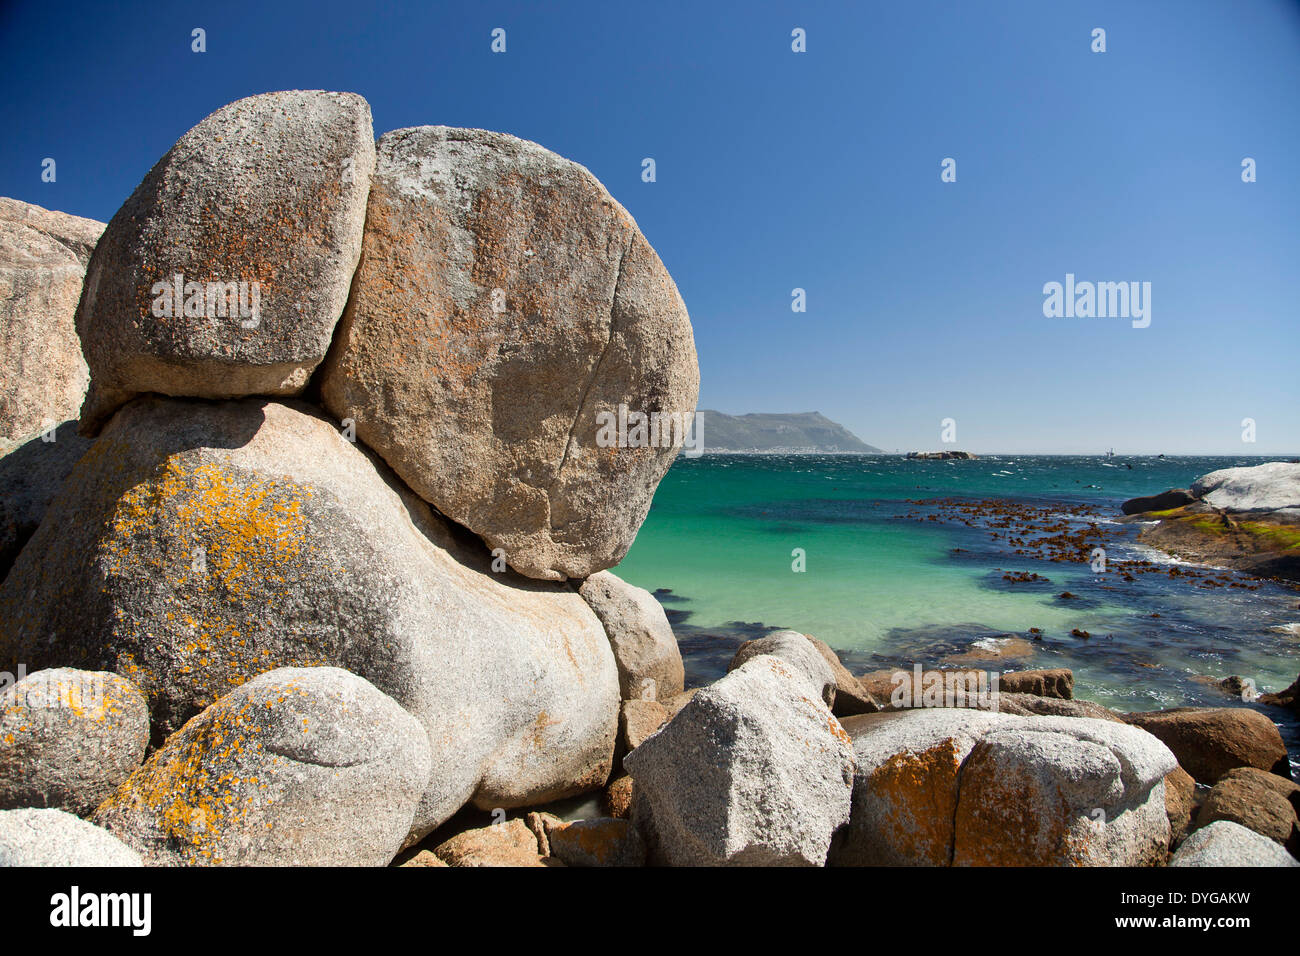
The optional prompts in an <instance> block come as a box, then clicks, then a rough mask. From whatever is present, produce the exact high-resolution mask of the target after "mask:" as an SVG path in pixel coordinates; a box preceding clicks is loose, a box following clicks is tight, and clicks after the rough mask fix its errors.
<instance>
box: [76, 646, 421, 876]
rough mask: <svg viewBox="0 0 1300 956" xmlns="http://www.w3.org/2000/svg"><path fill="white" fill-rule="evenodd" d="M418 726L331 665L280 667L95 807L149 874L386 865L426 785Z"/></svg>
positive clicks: (192, 727)
mask: <svg viewBox="0 0 1300 956" xmlns="http://www.w3.org/2000/svg"><path fill="white" fill-rule="evenodd" d="M429 771H430V755H429V742H428V737H427V735H426V734H425V731H424V728H423V727H422V726H421V725H420V723H419V721H417V720H416V719H415V718H414V717H412V716H411V715H410V714H408V713H407V712H406V711H404V710H402V708H401V707H399V706H398V705H397V704H396V703H395V702H394V701H393V700H391V699H390V698H388V697H385V696H384V695H383V694H381V693H380V692H379V691H377V690H376V689H375V688H374V687H373V686H372V685H371V684H370V683H369V682H367V681H365V680H362V679H361V678H360V677H357V676H356V675H354V674H349V673H347V672H346V671H343V670H339V669H338V668H334V667H316V668H283V669H279V670H274V671H271V672H269V673H266V674H262V675H261V676H260V677H256V678H254V679H253V680H251V681H249V682H248V683H247V684H244V685H243V686H241V687H238V688H236V689H235V690H233V691H232V692H231V693H229V694H227V695H226V696H225V697H223V698H222V699H221V700H219V701H217V702H216V703H215V704H213V705H212V706H211V707H209V708H208V709H207V710H205V711H203V713H201V714H199V715H198V716H197V717H195V718H194V719H193V720H191V721H189V723H187V724H186V725H185V726H184V727H183V728H182V729H181V730H180V731H179V732H178V733H176V734H175V735H173V736H172V737H171V738H169V739H168V740H167V742H166V743H165V744H164V745H163V746H162V747H161V748H160V749H159V750H157V751H155V752H154V754H153V755H152V756H151V757H150V758H149V759H148V761H146V762H145V764H144V766H143V767H141V768H140V769H139V770H137V771H136V772H135V773H134V774H132V775H131V777H130V778H129V779H128V780H127V781H126V782H125V783H123V784H122V785H121V787H120V788H118V790H117V791H116V792H115V793H114V794H113V795H112V796H110V797H109V798H108V799H107V800H105V801H104V803H103V804H102V805H101V806H100V807H99V809H98V810H97V811H95V816H94V822H95V823H96V824H97V825H99V826H102V827H104V828H105V829H106V830H108V831H109V832H110V833H112V834H113V835H114V836H116V837H118V838H119V839H121V840H122V841H123V842H125V843H126V844H127V845H129V846H131V847H132V848H134V849H135V850H137V851H138V852H139V853H140V855H141V856H142V857H143V858H144V860H145V862H146V863H149V864H151V865H158V866H195V865H197V866H222V865H224V866H241V865H242V866H386V865H387V864H388V863H389V861H391V860H392V858H393V857H394V856H395V855H396V854H397V851H398V850H399V849H400V848H401V846H402V842H403V841H404V840H405V838H406V835H407V833H408V832H409V831H410V828H411V818H412V816H413V815H414V813H415V808H416V804H417V803H418V802H419V800H420V796H421V794H422V793H423V791H424V788H425V784H426V781H427V780H428V778H429Z"/></svg>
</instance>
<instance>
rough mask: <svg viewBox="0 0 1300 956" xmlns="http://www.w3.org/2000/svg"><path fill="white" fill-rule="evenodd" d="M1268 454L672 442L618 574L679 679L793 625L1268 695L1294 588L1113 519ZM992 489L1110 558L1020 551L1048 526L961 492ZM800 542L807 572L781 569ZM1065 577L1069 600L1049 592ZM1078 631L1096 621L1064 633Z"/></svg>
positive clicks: (1290, 659) (895, 652) (883, 645)
mask: <svg viewBox="0 0 1300 956" xmlns="http://www.w3.org/2000/svg"><path fill="white" fill-rule="evenodd" d="M1262 460H1264V459H1254V458H1167V459H1159V458H1118V457H1117V458H1112V459H1106V458H1098V457H1091V458H1090V457H1058V456H1051V457H1040V456H1032V457H1031V456H1015V457H989V458H981V459H979V460H977V461H949V462H928V461H907V460H905V459H902V458H898V457H893V456H741V455H718V456H712V455H709V456H704V457H702V458H697V459H686V458H679V459H678V461H677V462H676V463H675V464H674V465H673V467H672V469H671V470H670V471H669V473H668V475H667V476H666V477H665V478H664V480H663V482H662V484H661V485H660V487H659V490H658V492H657V494H656V496H655V499H654V506H653V507H652V509H651V512H650V515H649V517H648V518H647V520H646V522H645V524H644V526H643V527H642V529H641V532H640V534H639V535H638V537H637V540H636V542H635V544H634V545H633V547H632V549H631V551H630V552H629V554H628V556H627V557H626V558H625V559H624V561H623V563H622V564H621V565H620V566H619V568H618V573H619V574H620V575H621V576H622V577H624V578H626V579H627V580H628V581H631V582H632V583H634V584H637V585H639V586H641V587H644V588H647V589H649V590H651V591H654V592H656V593H657V595H658V596H659V598H660V600H661V601H662V602H663V604H664V607H665V608H666V609H667V610H668V612H669V616H670V619H671V620H672V621H673V625H674V629H675V630H676V632H677V635H678V638H679V641H680V643H681V645H682V649H683V656H684V657H685V659H686V662H687V670H688V684H690V685H695V684H700V683H704V682H706V681H708V680H711V679H713V678H715V677H717V676H719V675H720V674H721V673H723V672H724V671H725V668H726V663H727V661H728V660H730V658H731V654H732V652H733V651H734V648H735V646H736V645H737V644H739V643H740V642H741V641H743V640H746V639H749V638H751V637H754V636H757V635H759V634H762V633H764V632H765V631H767V630H769V629H772V628H776V627H791V628H794V629H796V630H800V631H803V632H804V633H808V634H815V635H816V636H818V637H820V638H822V639H823V640H825V641H826V642H827V643H829V644H830V645H831V646H832V647H834V648H836V649H837V650H839V651H841V652H842V656H843V657H844V659H845V661H846V663H847V664H848V665H849V667H850V669H851V670H853V671H854V672H855V673H861V672H864V671H867V670H878V669H882V668H886V667H895V666H899V665H903V666H909V667H910V666H911V664H912V663H914V662H920V663H921V664H923V665H924V666H927V667H928V666H934V665H938V664H942V663H952V662H953V661H952V658H953V657H954V656H955V655H958V654H971V653H973V654H974V655H975V656H974V658H970V657H967V658H963V661H975V662H979V661H980V660H981V659H982V658H984V657H987V656H988V655H990V654H992V653H994V652H996V651H997V650H998V649H1002V650H1004V651H1006V652H1007V653H1006V654H1004V656H1001V657H993V658H990V659H988V660H987V662H986V663H983V664H982V665H981V666H988V667H990V668H996V669H1002V670H1012V669H1017V670H1018V669H1023V668H1029V667H1070V668H1072V669H1073V670H1074V673H1075V694H1076V696H1078V697H1083V698H1088V699H1091V700H1096V701H1098V702H1100V703H1103V704H1106V705H1107V706H1110V707H1114V708H1117V709H1120V710H1129V711H1132V710H1150V709H1154V708H1159V707H1173V706H1179V705H1183V704H1201V705H1216V704H1225V703H1231V702H1232V700H1231V699H1230V698H1227V697H1226V696H1225V695H1224V694H1223V692H1222V691H1220V690H1218V689H1217V688H1216V687H1214V686H1212V680H1211V679H1221V678H1224V677H1227V676H1229V675H1232V674H1235V675H1239V676H1241V677H1243V678H1249V679H1250V680H1253V681H1254V683H1255V686H1256V688H1257V689H1258V690H1259V691H1260V692H1267V691H1276V690H1280V689H1282V688H1284V687H1286V686H1287V685H1288V684H1290V683H1291V682H1292V681H1293V680H1295V678H1296V674H1297V672H1298V671H1300V587H1297V586H1295V585H1291V584H1282V583H1275V582H1260V581H1258V580H1256V579H1251V578H1248V577H1246V576H1243V575H1238V574H1236V573H1234V572H1213V573H1196V574H1190V575H1188V576H1183V575H1181V574H1180V575H1179V576H1177V577H1171V576H1169V573H1168V572H1169V569H1170V567H1171V566H1177V563H1174V562H1170V560H1169V558H1168V557H1167V556H1164V555H1162V554H1160V553H1159V552H1155V551H1153V550H1152V549H1149V548H1145V547H1143V546H1141V545H1138V544H1137V543H1136V540H1135V539H1136V537H1137V533H1138V531H1139V530H1140V528H1139V527H1138V526H1137V525H1134V524H1127V523H1125V524H1121V523H1119V522H1118V519H1119V517H1120V511H1119V506H1120V503H1121V502H1122V501H1124V500H1125V499H1126V498H1130V497H1134V496H1136V495H1144V494H1153V493H1155V492H1158V491H1163V490H1165V489H1166V488H1173V487H1187V486H1188V485H1189V484H1190V483H1191V482H1192V481H1193V480H1194V479H1195V478H1196V477H1198V476H1200V475H1203V474H1205V473H1206V472H1209V471H1213V470H1215V469H1217V468H1226V467H1231V466H1235V465H1249V464H1258V463H1259V462H1260V461H1262ZM936 499H944V500H943V501H937V500H936ZM990 500H993V501H997V502H1002V503H1003V504H1002V505H1001V506H1000V507H1001V508H1002V510H1003V512H1011V513H1012V514H1013V515H1028V516H1030V518H1031V522H1030V523H1031V525H1032V523H1033V522H1034V521H1036V522H1038V524H1039V525H1040V526H1041V525H1042V524H1043V523H1044V522H1048V521H1050V522H1055V523H1056V524H1057V525H1058V526H1059V527H1058V529H1057V533H1058V534H1060V533H1064V534H1066V535H1067V536H1068V535H1072V534H1075V533H1077V532H1085V533H1087V534H1090V535H1091V534H1095V535H1097V536H1099V537H1098V538H1097V540H1102V539H1104V547H1105V549H1106V558H1107V570H1106V572H1105V573H1101V574H1095V573H1093V571H1092V569H1091V567H1090V566H1089V564H1088V563H1087V562H1086V561H1081V560H1077V559H1074V558H1072V559H1070V560H1057V561H1052V560H1050V559H1049V556H1048V549H1046V548H1044V547H1037V548H1025V547H1022V548H1021V550H1022V551H1025V552H1026V553H1023V554H1017V553H1015V552H1016V549H1017V546H1016V545H1013V544H1011V543H1010V542H1009V540H1008V539H1009V538H1011V539H1017V540H1019V541H1021V542H1024V541H1025V540H1026V539H1030V538H1032V539H1042V538H1044V534H1042V533H1038V532H1035V533H1032V534H1026V533H1025V532H1024V530H1023V527H1020V526H1018V524H1017V519H1013V520H1012V521H1011V522H1010V527H1006V526H1004V523H1005V520H1006V515H1005V514H991V513H987V512H986V511H985V510H984V509H982V508H975V509H971V508H970V507H969V506H970V505H971V504H973V503H976V502H985V501H990ZM917 502H921V503H917ZM963 503H965V504H966V505H967V510H966V511H963V510H962V505H963ZM972 511H975V512H979V513H971V512H972ZM1049 516H1050V517H1049ZM1018 527H1019V530H1017V529H1018ZM1061 528H1064V529H1066V530H1065V531H1064V532H1062V531H1061V530H1060V529H1061ZM993 535H997V537H993ZM796 549H802V551H803V554H804V559H805V568H806V570H804V571H795V570H793V569H792V565H793V564H794V562H795V561H796V556H793V555H792V552H795V551H796ZM1085 554H1086V552H1085ZM1125 569H1128V570H1130V571H1131V572H1132V573H1130V575H1129V576H1130V578H1131V580H1125V579H1124V577H1123V574H1124V572H1125ZM1179 570H1181V568H1180V569H1179ZM1007 574H1010V575H1012V576H1013V577H1018V576H1019V577H1028V576H1029V575H1032V574H1037V575H1039V576H1040V578H1046V579H1047V580H1046V581H1043V580H1038V581H1034V580H1007V579H1005V578H1004V575H1007ZM1230 585H1236V586H1235V587H1233V586H1230ZM1248 588H1253V589H1248ZM1063 591H1068V592H1070V593H1071V594H1073V595H1075V597H1074V598H1071V599H1064V600H1063V599H1061V598H1059V597H1058V595H1059V594H1060V593H1061V592H1063ZM1031 628H1037V629H1039V630H1040V631H1041V639H1038V640H1035V639H1034V638H1035V637H1037V636H1039V635H1035V634H1033V633H1031V631H1030V629H1031ZM1076 629H1077V630H1078V631H1080V632H1087V633H1088V634H1089V635H1090V636H1089V637H1088V638H1087V639H1083V638H1081V637H1077V636H1071V632H1072V631H1075V630H1076ZM1011 636H1014V637H1017V638H1021V639H1023V640H1016V641H1014V642H1013V641H1009V640H1006V639H1005V638H1007V637H1011ZM976 642H979V644H978V646H975V647H974V648H973V647H972V645H976ZM1264 712H1266V713H1268V714H1269V716H1270V717H1272V718H1273V719H1274V720H1276V721H1278V722H1279V724H1280V725H1281V726H1282V728H1283V733H1284V736H1285V737H1286V738H1287V740H1288V746H1289V747H1290V748H1291V750H1292V758H1293V762H1294V761H1295V759H1296V755H1297V749H1298V748H1297V743H1298V742H1300V733H1297V730H1296V728H1295V727H1294V726H1292V724H1293V723H1294V722H1293V721H1291V720H1290V718H1289V717H1287V718H1285V719H1284V715H1283V713H1282V712H1281V711H1279V710H1278V709H1276V708H1265V709H1264Z"/></svg>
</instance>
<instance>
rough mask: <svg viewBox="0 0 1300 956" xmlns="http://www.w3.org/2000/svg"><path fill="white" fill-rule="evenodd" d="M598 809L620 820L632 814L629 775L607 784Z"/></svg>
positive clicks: (630, 779)
mask: <svg viewBox="0 0 1300 956" xmlns="http://www.w3.org/2000/svg"><path fill="white" fill-rule="evenodd" d="M600 808H601V810H603V811H604V812H605V813H606V814H607V815H609V816H611V817H616V818H618V819H620V820H622V819H626V818H627V817H628V816H629V815H630V814H631V813H632V777H631V776H630V775H629V774H622V775H621V776H617V777H615V778H614V779H613V780H611V781H610V782H609V784H608V785H607V786H606V787H605V792H604V793H603V794H601V799H600Z"/></svg>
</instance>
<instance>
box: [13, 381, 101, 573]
mask: <svg viewBox="0 0 1300 956" xmlns="http://www.w3.org/2000/svg"><path fill="white" fill-rule="evenodd" d="M78 401H80V399H78ZM45 437H49V438H52V439H53V440H52V441H46V440H45ZM45 437H42V435H41V434H38V435H33V436H31V437H30V438H28V439H27V440H26V441H21V440H20V441H19V442H17V443H15V444H14V445H13V446H12V447H11V448H10V449H9V451H8V452H5V453H4V454H3V455H0V581H3V580H4V578H5V575H7V574H8V573H9V569H10V568H11V567H13V563H14V561H15V560H16V559H17V558H18V552H19V551H21V550H22V549H23V545H25V544H26V543H27V541H28V539H29V538H31V536H32V535H33V534H35V533H36V529H37V528H38V527H39V526H40V523H41V520H42V519H43V518H44V517H45V509H46V507H47V506H48V505H49V503H50V499H51V498H53V497H54V495H55V493H56V492H58V490H59V489H60V488H61V487H63V482H64V480H65V479H66V478H67V477H68V475H69V474H70V473H71V471H72V468H73V466H74V465H76V463H77V462H78V461H80V460H81V456H82V455H84V454H85V453H86V451H87V450H88V449H89V448H90V440H89V439H86V438H82V437H81V436H80V435H78V434H77V423H76V422H70V421H69V422H63V423H62V424H60V425H58V426H57V427H56V428H55V429H54V430H52V431H50V432H49V433H48V434H45Z"/></svg>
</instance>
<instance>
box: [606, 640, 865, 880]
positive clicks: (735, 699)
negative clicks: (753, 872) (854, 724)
mask: <svg viewBox="0 0 1300 956" xmlns="http://www.w3.org/2000/svg"><path fill="white" fill-rule="evenodd" d="M623 765H624V766H625V767H626V768H627V771H628V773H629V774H631V775H632V778H633V780H634V781H635V786H634V788H633V791H632V793H633V798H632V799H633V808H632V814H633V819H634V821H635V823H636V825H637V826H638V827H639V828H640V830H641V832H642V833H643V835H644V837H645V840H646V843H647V845H648V846H649V848H650V853H651V859H652V860H654V861H655V862H659V863H666V864H668V865H671V866H822V865H823V864H825V862H826V857H827V854H828V852H829V851H830V848H831V841H832V839H833V838H834V836H835V833H836V831H837V830H838V829H839V828H840V827H842V826H843V825H844V824H845V823H847V822H848V820H849V812H850V802H851V797H852V793H853V770H854V758H853V747H852V744H851V741H850V740H849V736H848V734H846V733H845V732H844V729H843V728H842V727H841V726H840V725H839V722H838V721H836V719H835V718H834V717H833V716H832V715H831V712H830V709H829V708H827V706H826V705H825V704H824V703H823V702H822V700H821V698H820V697H819V696H818V695H817V694H816V692H815V691H814V690H813V689H812V688H811V686H810V684H809V681H808V678H807V676H806V675H805V674H803V673H801V672H799V671H797V670H796V668H795V666H794V665H792V664H790V663H788V662H787V661H785V660H782V659H780V658H777V657H773V656H771V655H766V654H764V655H760V656H758V657H755V658H753V659H752V660H750V661H748V662H747V663H746V664H744V665H743V666H741V667H740V668H738V669H737V670H734V671H731V672H730V673H729V674H727V675H726V676H725V677H723V678H722V679H721V680H719V681H717V682H716V683H714V684H710V685H709V686H708V687H705V688H703V689H702V690H700V691H699V693H697V694H695V695H694V696H693V697H692V698H691V700H690V702H689V703H687V704H686V706H685V707H683V708H682V709H681V711H680V712H678V714H677V716H675V717H674V718H673V719H672V720H671V721H670V722H669V723H668V724H667V726H665V727H664V728H663V729H662V730H660V731H659V732H658V733H656V734H654V735H652V736H651V737H650V738H649V739H648V740H646V741H645V742H644V743H642V744H641V746H639V747H637V748H636V749H635V750H633V751H632V752H631V753H630V754H628V755H627V757H626V758H625V759H624V761H623Z"/></svg>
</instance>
